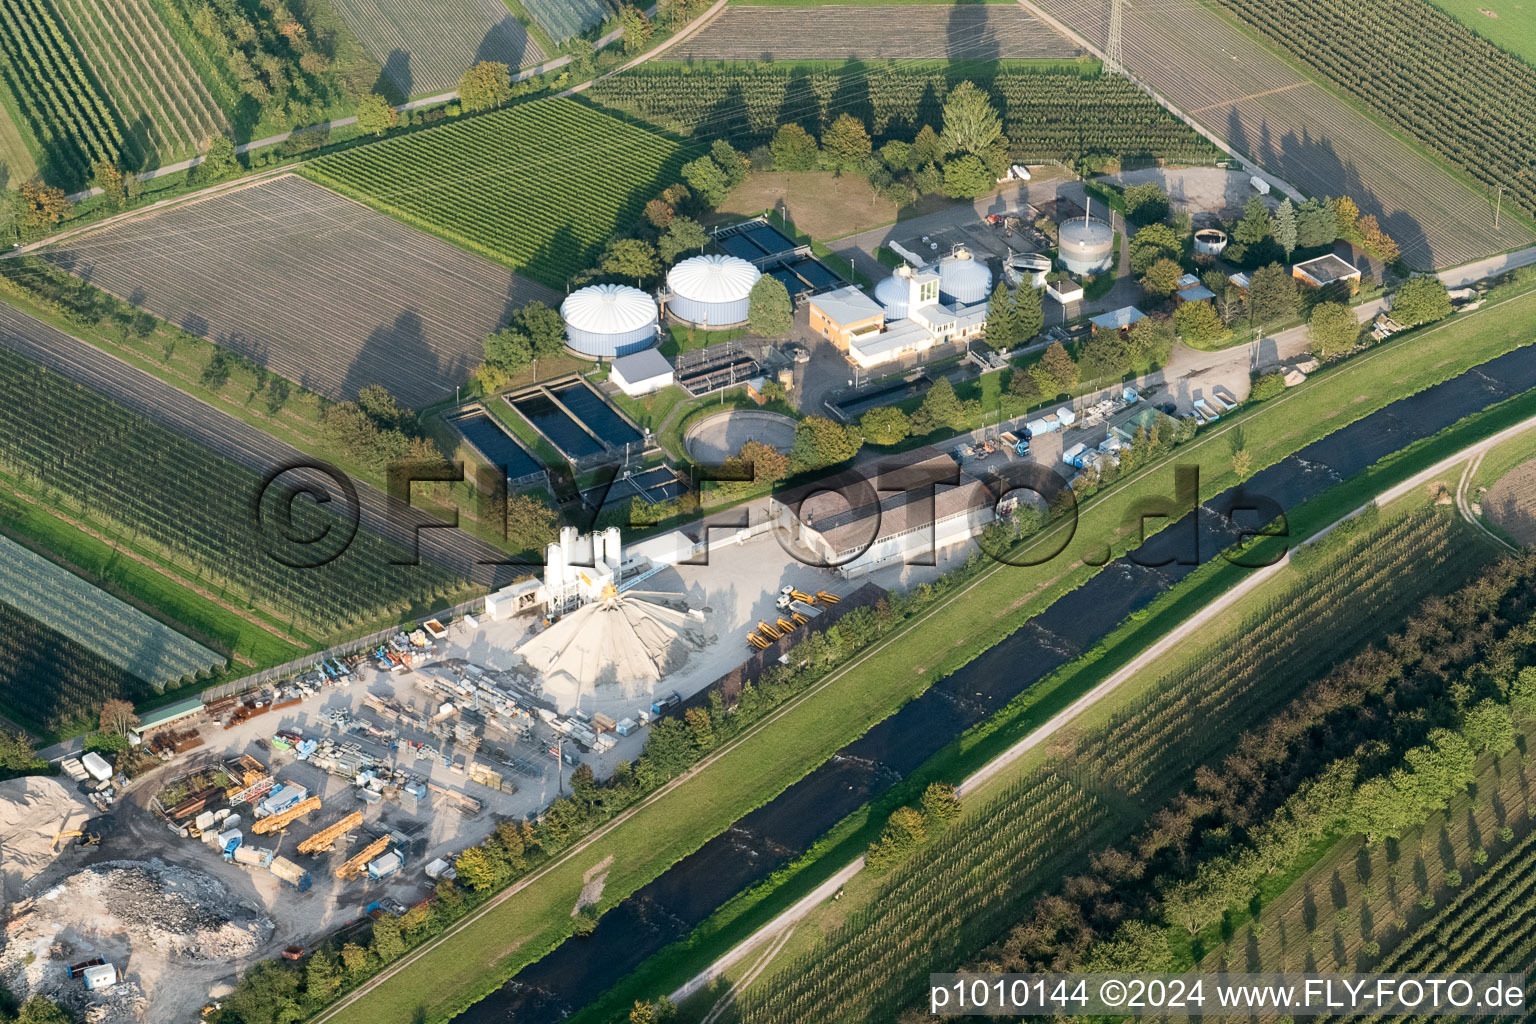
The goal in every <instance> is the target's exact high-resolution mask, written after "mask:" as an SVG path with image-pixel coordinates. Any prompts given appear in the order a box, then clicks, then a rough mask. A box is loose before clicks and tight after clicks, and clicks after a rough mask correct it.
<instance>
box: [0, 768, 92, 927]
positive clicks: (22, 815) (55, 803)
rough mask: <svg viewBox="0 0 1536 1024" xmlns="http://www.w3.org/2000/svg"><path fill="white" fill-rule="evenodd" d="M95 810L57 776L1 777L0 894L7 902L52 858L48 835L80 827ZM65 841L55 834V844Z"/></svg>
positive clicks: (62, 843) (49, 862)
mask: <svg viewBox="0 0 1536 1024" xmlns="http://www.w3.org/2000/svg"><path fill="white" fill-rule="evenodd" d="M94 813H95V811H94V809H93V808H92V807H91V806H90V805H89V804H87V803H86V802H85V800H84V799H83V798H81V797H80V796H78V795H77V794H75V793H74V792H72V791H70V790H69V789H68V788H67V787H66V786H65V785H64V784H63V783H61V782H59V780H58V779H52V778H38V777H33V778H25V779H11V780H10V781H8V782H0V896H3V898H4V901H5V902H6V903H7V904H10V903H14V902H15V901H16V900H17V899H19V898H20V897H21V895H22V889H23V887H24V886H25V885H26V883H27V882H29V881H31V880H32V879H33V878H35V877H37V875H38V873H39V872H41V871H42V870H43V869H44V868H45V867H47V866H48V865H49V864H51V863H52V862H53V858H54V857H55V856H57V854H56V853H55V851H54V849H53V837H54V836H56V835H58V834H59V833H60V832H65V831H69V830H70V829H77V828H79V827H80V826H81V825H82V824H84V823H85V821H86V820H87V819H89V818H90V817H91V816H92V814H94ZM69 841H70V840H60V843H59V847H60V849H63V848H64V847H65V845H66V844H67V843H68V842H69Z"/></svg>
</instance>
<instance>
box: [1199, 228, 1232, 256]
mask: <svg viewBox="0 0 1536 1024" xmlns="http://www.w3.org/2000/svg"><path fill="white" fill-rule="evenodd" d="M1226 247H1227V233H1226V232H1225V231H1222V230H1221V229H1220V228H1202V229H1200V230H1199V231H1196V232H1195V254H1196V255H1198V256H1220V255H1221V253H1222V250H1224V249H1226Z"/></svg>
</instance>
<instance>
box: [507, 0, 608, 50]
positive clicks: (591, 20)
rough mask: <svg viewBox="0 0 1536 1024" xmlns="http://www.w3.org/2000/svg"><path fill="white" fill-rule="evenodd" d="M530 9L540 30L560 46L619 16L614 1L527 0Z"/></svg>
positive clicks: (525, 7)
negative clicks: (608, 19) (573, 37)
mask: <svg viewBox="0 0 1536 1024" xmlns="http://www.w3.org/2000/svg"><path fill="white" fill-rule="evenodd" d="M523 9H524V10H526V11H527V12H528V13H529V14H530V15H531V16H532V17H533V20H534V21H537V22H538V23H539V27H540V28H542V29H543V30H544V31H545V32H548V33H549V37H550V38H551V39H553V40H555V42H557V43H563V42H565V41H566V40H567V39H569V38H571V37H572V36H575V35H580V34H581V33H582V32H585V31H586V30H587V29H589V28H592V27H593V26H595V25H601V24H602V23H603V21H604V20H606V19H607V18H608V17H610V16H611V15H613V14H614V13H616V12H617V11H618V9H619V5H618V4H617V3H615V2H613V0H523Z"/></svg>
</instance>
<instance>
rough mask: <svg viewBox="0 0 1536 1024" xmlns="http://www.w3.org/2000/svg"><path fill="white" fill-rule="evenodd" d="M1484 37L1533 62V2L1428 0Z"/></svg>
mask: <svg viewBox="0 0 1536 1024" xmlns="http://www.w3.org/2000/svg"><path fill="white" fill-rule="evenodd" d="M1432 2H1433V3H1434V5H1435V6H1436V7H1438V8H1440V9H1441V10H1442V11H1444V12H1446V13H1447V14H1449V15H1451V16H1452V17H1453V18H1455V19H1456V20H1457V21H1459V22H1461V23H1462V24H1463V25H1465V26H1467V27H1468V28H1470V29H1471V30H1472V31H1473V32H1476V33H1477V34H1478V35H1480V36H1482V37H1483V38H1484V39H1486V40H1488V41H1489V42H1491V43H1493V44H1495V45H1496V46H1502V47H1503V48H1504V49H1506V50H1509V51H1510V52H1511V53H1513V54H1515V55H1516V56H1519V57H1523V58H1524V59H1525V60H1526V62H1527V63H1530V64H1536V3H1532V2H1531V0H1432Z"/></svg>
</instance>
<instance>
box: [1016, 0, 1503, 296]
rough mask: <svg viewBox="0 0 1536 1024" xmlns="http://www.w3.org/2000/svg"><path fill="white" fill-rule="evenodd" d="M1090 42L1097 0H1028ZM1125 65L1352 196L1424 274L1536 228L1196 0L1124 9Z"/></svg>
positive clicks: (1313, 179) (1282, 162)
mask: <svg viewBox="0 0 1536 1024" xmlns="http://www.w3.org/2000/svg"><path fill="white" fill-rule="evenodd" d="M1035 2H1036V3H1037V4H1038V6H1039V8H1040V9H1041V10H1043V11H1045V12H1046V13H1047V14H1049V15H1051V16H1052V17H1055V18H1057V19H1059V20H1060V21H1061V22H1062V23H1063V24H1065V25H1066V26H1067V27H1069V28H1070V29H1072V30H1073V31H1075V32H1078V33H1079V34H1081V35H1082V36H1083V37H1085V38H1086V39H1087V40H1088V41H1089V42H1091V43H1093V44H1094V45H1102V44H1103V41H1104V39H1105V36H1106V32H1107V26H1106V19H1107V16H1108V15H1107V11H1108V8H1109V5H1108V4H1105V3H1102V2H1101V0H1035ZM1121 38H1122V50H1123V56H1124V60H1125V63H1126V65H1127V67H1128V68H1129V70H1130V71H1131V72H1132V73H1133V74H1134V75H1136V76H1137V77H1138V78H1140V79H1141V80H1142V81H1143V82H1145V83H1147V84H1148V85H1150V86H1151V87H1152V88H1153V89H1156V90H1157V91H1158V92H1159V93H1161V94H1162V95H1163V96H1164V97H1166V98H1167V99H1168V100H1169V101H1171V102H1172V103H1173V104H1175V105H1176V106H1178V107H1180V108H1181V109H1183V110H1184V111H1185V112H1186V113H1188V114H1189V115H1190V116H1192V117H1193V118H1194V119H1195V120H1196V121H1198V122H1200V123H1201V124H1202V125H1204V126H1205V127H1206V128H1208V129H1209V130H1211V131H1212V132H1214V133H1215V134H1217V135H1219V136H1221V137H1222V138H1224V139H1226V140H1227V142H1228V143H1229V144H1230V145H1231V146H1232V148H1233V149H1236V150H1237V151H1239V152H1243V153H1247V154H1249V155H1250V156H1252V157H1253V158H1254V159H1255V160H1257V161H1258V162H1259V163H1261V164H1262V165H1263V166H1264V167H1265V168H1267V169H1269V170H1271V171H1273V172H1274V173H1275V174H1276V175H1278V176H1279V177H1280V178H1282V179H1284V180H1286V181H1289V182H1291V183H1292V184H1294V185H1295V186H1296V187H1297V188H1299V189H1301V190H1302V191H1304V192H1306V193H1308V194H1309V195H1314V196H1319V197H1321V196H1340V195H1348V196H1352V197H1353V198H1354V199H1355V201H1356V202H1358V203H1359V205H1360V209H1361V211H1362V212H1364V213H1373V214H1375V215H1376V216H1377V217H1378V218H1379V219H1380V221H1381V225H1382V227H1383V228H1385V229H1386V231H1387V233H1388V234H1389V235H1391V236H1392V237H1393V238H1394V239H1396V240H1397V242H1398V244H1399V245H1400V246H1401V247H1402V251H1403V258H1404V260H1405V261H1406V262H1407V263H1408V265H1409V266H1411V267H1414V268H1416V269H1420V270H1428V269H1432V268H1433V269H1438V268H1441V267H1450V266H1456V265H1458V264H1461V263H1467V262H1470V261H1472V260H1475V259H1479V258H1481V257H1484V256H1488V255H1491V254H1493V253H1497V252H1503V251H1505V250H1508V249H1516V248H1520V247H1523V246H1526V245H1529V244H1531V241H1532V235H1531V234H1530V232H1528V231H1527V230H1526V229H1525V228H1523V227H1521V226H1520V225H1519V224H1517V223H1515V222H1514V220H1513V219H1512V218H1509V217H1505V218H1503V220H1502V222H1501V224H1500V227H1498V228H1497V229H1496V228H1494V226H1493V207H1492V204H1491V203H1490V202H1489V201H1488V199H1487V198H1486V197H1484V196H1482V195H1480V194H1478V193H1476V192H1473V191H1472V190H1471V189H1469V188H1468V187H1467V186H1466V185H1463V184H1462V183H1461V182H1459V181H1457V180H1456V179H1454V178H1452V177H1451V176H1450V174H1448V173H1447V172H1446V171H1444V170H1442V169H1440V168H1439V167H1438V166H1436V165H1435V164H1433V163H1432V162H1430V160H1429V158H1428V157H1426V156H1424V155H1423V154H1422V153H1420V152H1419V151H1418V150H1416V149H1413V148H1411V147H1410V146H1409V145H1408V144H1407V143H1405V142H1402V141H1400V140H1399V139H1398V138H1396V137H1395V136H1393V135H1390V134H1388V132H1387V131H1386V130H1385V129H1384V128H1382V127H1380V126H1378V125H1377V124H1376V123H1375V122H1373V121H1371V120H1369V119H1368V118H1367V117H1366V116H1365V115H1364V114H1363V113H1361V112H1360V111H1359V110H1357V109H1356V108H1354V107H1353V106H1351V105H1350V104H1348V103H1346V102H1345V101H1344V100H1342V99H1340V98H1339V97H1337V96H1336V95H1334V94H1333V93H1331V92H1329V91H1328V90H1326V89H1324V88H1323V87H1322V86H1320V85H1318V84H1317V83H1315V82H1314V81H1312V80H1311V79H1310V78H1307V77H1305V76H1304V75H1303V74H1302V73H1300V72H1299V71H1297V70H1296V69H1295V68H1293V67H1291V66H1290V65H1288V64H1286V63H1285V62H1284V61H1282V60H1281V59H1280V58H1279V57H1278V56H1276V55H1275V54H1273V53H1272V52H1271V51H1269V50H1268V49H1266V48H1264V47H1263V46H1261V45H1260V44H1258V43H1257V42H1255V41H1254V40H1253V39H1252V38H1250V37H1249V36H1247V35H1245V34H1244V33H1243V32H1242V31H1240V30H1239V29H1238V28H1236V27H1235V26H1234V25H1233V24H1232V23H1231V22H1228V21H1227V20H1225V19H1224V18H1222V17H1220V16H1219V15H1217V14H1216V13H1215V12H1214V11H1212V10H1210V9H1209V8H1207V7H1205V6H1204V5H1203V4H1201V3H1200V2H1199V0H1143V2H1138V3H1127V4H1126V5H1125V7H1124V14H1123V28H1122V36H1121Z"/></svg>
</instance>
